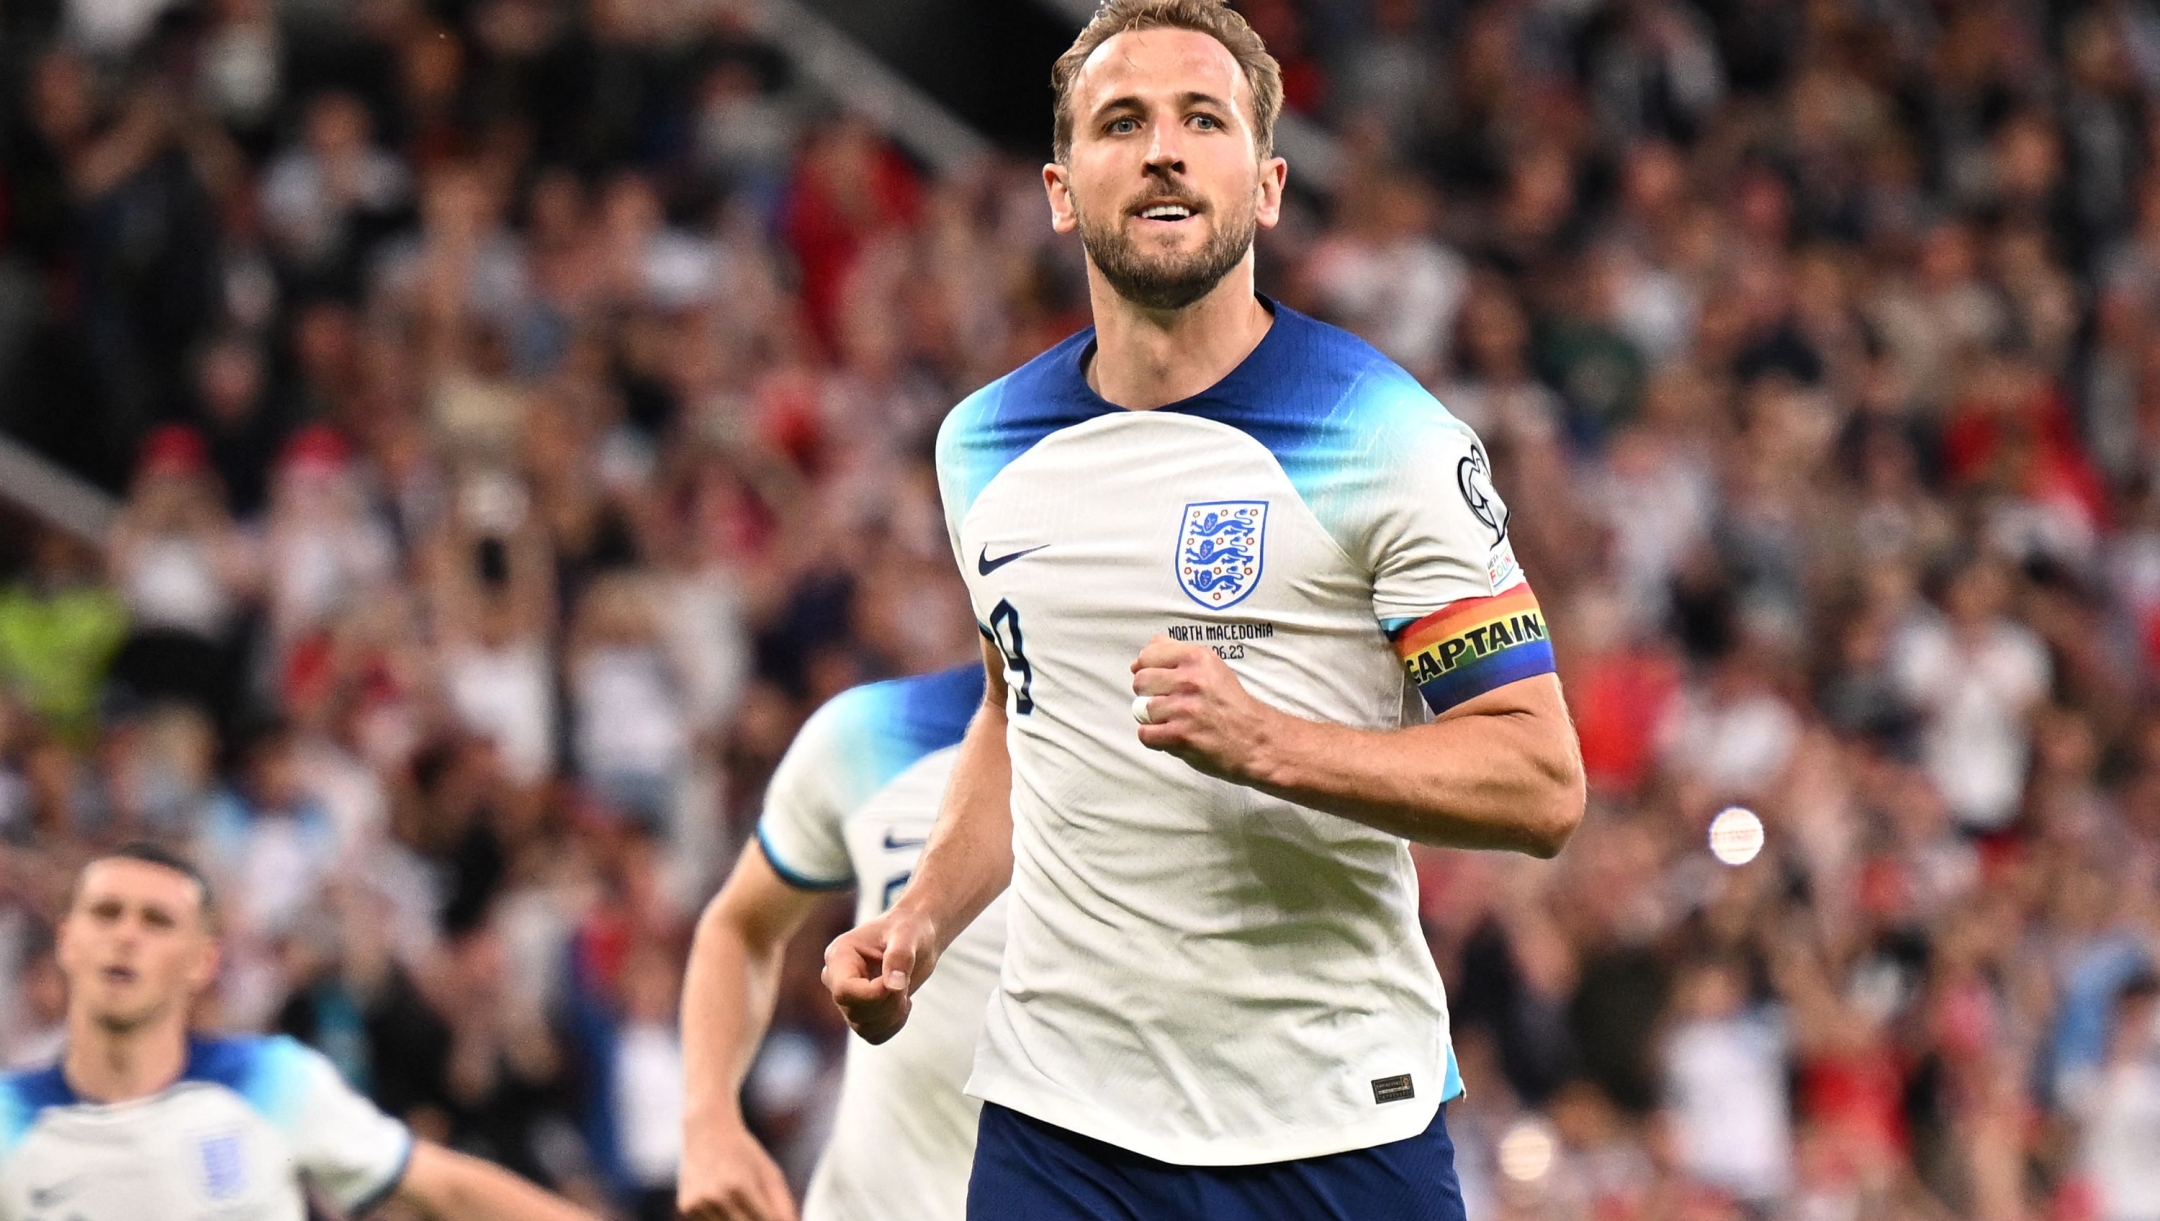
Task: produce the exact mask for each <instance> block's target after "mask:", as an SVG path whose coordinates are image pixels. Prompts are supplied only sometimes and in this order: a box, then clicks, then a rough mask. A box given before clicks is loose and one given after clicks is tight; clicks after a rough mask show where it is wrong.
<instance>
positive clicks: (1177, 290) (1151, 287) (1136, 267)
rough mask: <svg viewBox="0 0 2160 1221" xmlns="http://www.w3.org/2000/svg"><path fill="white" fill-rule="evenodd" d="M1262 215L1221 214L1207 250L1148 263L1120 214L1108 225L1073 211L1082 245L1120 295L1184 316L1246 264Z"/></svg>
mask: <svg viewBox="0 0 2160 1221" xmlns="http://www.w3.org/2000/svg"><path fill="white" fill-rule="evenodd" d="M1258 212H1259V209H1258V208H1255V207H1248V208H1246V209H1245V210H1244V212H1243V214H1242V215H1231V214H1218V217H1219V219H1220V220H1221V221H1222V222H1223V223H1221V224H1218V225H1217V226H1216V227H1215V232H1214V236H1212V237H1210V238H1208V240H1207V244H1206V245H1204V246H1202V247H1200V249H1198V250H1196V251H1194V252H1193V253H1192V254H1190V255H1167V256H1163V257H1160V258H1149V257H1148V256H1146V255H1143V254H1141V253H1140V251H1139V250H1138V249H1137V248H1136V247H1135V245H1134V243H1133V241H1132V239H1130V238H1129V237H1127V236H1126V234H1125V229H1124V226H1123V224H1122V223H1121V222H1122V221H1123V220H1124V214H1123V213H1122V212H1118V213H1114V214H1113V217H1114V219H1113V220H1112V221H1111V222H1110V223H1109V224H1107V225H1097V224H1095V223H1093V222H1092V221H1091V220H1090V219H1089V218H1088V215H1087V214H1086V213H1084V212H1079V211H1078V209H1075V213H1076V215H1077V216H1078V218H1079V221H1080V245H1081V247H1082V248H1083V249H1085V250H1086V251H1087V255H1088V259H1089V261H1091V262H1093V263H1094V264H1095V269H1096V270H1097V271H1100V272H1101V273H1102V277H1103V279H1104V280H1106V281H1108V282H1109V284H1110V287H1111V288H1112V289H1113V290H1115V291H1116V292H1117V295H1118V296H1120V297H1123V298H1125V299H1126V300H1127V301H1130V302H1132V303H1133V304H1134V305H1137V306H1139V307H1140V308H1142V309H1148V310H1164V311H1167V310H1180V309H1184V308H1185V307H1186V306H1188V305H1191V304H1192V303H1193V302H1195V301H1198V300H1199V299H1200V298H1202V297H1205V296H1207V295H1208V293H1209V292H1211V291H1213V290H1214V288H1215V286H1216V285H1217V284H1220V283H1222V278H1223V277H1224V276H1226V275H1229V274H1230V269H1231V268H1233V267H1236V266H1237V265H1238V264H1239V263H1240V262H1242V261H1244V258H1245V255H1246V253H1247V252H1248V251H1250V250H1251V249H1252V244H1253V236H1254V234H1256V233H1258V232H1259V229H1260V224H1259V217H1258Z"/></svg>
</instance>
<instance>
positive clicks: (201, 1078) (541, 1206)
mask: <svg viewBox="0 0 2160 1221" xmlns="http://www.w3.org/2000/svg"><path fill="white" fill-rule="evenodd" d="M212 923H213V909H212V906H211V895H210V888H209V885H208V883H206V882H205V881H204V880H203V877H202V875H201V874H200V873H198V872H197V871H196V870H195V868H194V867H193V866H192V865H190V864H189V863H188V862H187V861H186V860H184V859H183V858H181V857H179V856H177V855H174V854H172V853H169V852H167V851H165V850H164V849H161V848H158V847H155V846H151V845H133V846H129V847H125V848H121V849H118V850H117V851H114V852H111V853H108V854H107V855H105V856H103V857H100V858H98V859H97V860H95V861H92V862H91V863H90V864H89V865H88V866H87V867H86V868H85V869H84V870H83V872H82V876H81V878H79V879H78V880H77V882H76V885H75V894H74V897H73V899H72V900H71V902H70V905H69V907H68V912H67V915H66V917H65V918H64V919H63V921H62V922H61V925H60V937H59V947H58V957H59V961H60V970H61V973H62V974H63V975H64V976H65V978H66V980H67V985H68V1010H67V1051H66V1053H65V1055H64V1056H63V1057H62V1059H61V1061H60V1064H59V1065H58V1066H57V1067H54V1068H51V1069H47V1070H45V1071H43V1072H35V1073H20V1074H15V1075H12V1076H7V1077H0V1221H147V1219H149V1218H156V1219H157V1221H303V1219H304V1218H306V1217H307V1216H308V1215H309V1214H308V1206H307V1196H308V1192H309V1191H310V1189H312V1190H313V1191H315V1192H319V1193H321V1195H322V1196H323V1197H324V1198H326V1199H327V1200H329V1201H330V1202H331V1203H333V1204H335V1205H336V1206H337V1207H338V1208H339V1209H340V1210H342V1211H343V1212H345V1213H346V1214H347V1215H349V1216H354V1217H358V1216H360V1215H361V1214H363V1213H365V1212H367V1211H368V1210H370V1209H371V1208H373V1207H374V1206H375V1205H376V1204H378V1203H379V1202H381V1201H383V1200H386V1199H389V1198H391V1197H393V1196H394V1197H396V1198H397V1199H399V1200H401V1201H404V1202H406V1203H409V1204H412V1205H414V1206H416V1207H418V1208H419V1209H421V1210H422V1211H424V1212H426V1213H428V1214H429V1215H431V1216H435V1217H441V1218H444V1219H445V1221H450V1219H453V1218H454V1219H455V1221H592V1218H591V1214H589V1213H587V1212H585V1211H584V1210H583V1209H580V1208H576V1207H573V1206H571V1205H570V1204H567V1203H564V1202H563V1201H562V1200H560V1199H558V1198H556V1197H555V1196H552V1195H549V1194H548V1193H547V1192H544V1191H542V1190H540V1189H539V1188H537V1187H534V1186H533V1185H532V1184H530V1183H527V1182H525V1181H524V1180H523V1179H520V1178H518V1177H517V1176H516V1175H513V1174H511V1173H509V1172H508V1171H505V1170H502V1169H501V1168H499V1167H496V1166H493V1165H490V1164H489V1163H487V1162H483V1161H480V1160H478V1159H476V1158H471V1157H467V1156H465V1155H464V1154H461V1153H455V1152H452V1151H450V1150H448V1149H445V1148H443V1147H442V1146H440V1145H435V1144H430V1143H429V1142H427V1141H423V1140H415V1139H414V1138H413V1135H412V1134H411V1133H410V1132H408V1131H406V1129H405V1126H404V1125H403V1124H401V1123H398V1122H397V1121H396V1120H393V1119H391V1118H389V1117H388V1116H386V1115H384V1114H383V1113H382V1112H380V1111H378V1110H376V1109H375V1107H374V1106H373V1105H372V1104H370V1103H369V1102H368V1101H367V1100H366V1099H364V1098H362V1097H360V1096H359V1095H358V1094H355V1093H354V1092H353V1091H352V1090H351V1089H350V1088H348V1087H347V1086H346V1085H345V1083H344V1082H343V1081H342V1080H340V1079H339V1077H338V1075H337V1070H336V1069H334V1068H332V1067H331V1065H330V1062H329V1061H328V1060H326V1059H324V1058H323V1057H322V1056H321V1055H319V1054H318V1053H316V1052H314V1051H311V1050H309V1049H308V1048H306V1047H304V1046H302V1045H301V1044H299V1043H297V1042H294V1041H293V1040H291V1039H288V1038H237V1039H202V1038H192V1037H190V1036H189V1033H188V1026H187V1022H188V1010H189V1009H190V1008H191V1007H192V1006H193V1004H194V1002H195V999H196V997H197V996H198V995H200V994H201V993H202V991H203V989H205V988H207V987H209V986H210V982H211V979H212V978H213V977H214V976H215V975H216V974H217V964H218V948H217V941H216V937H215V934H214V932H213V929H212Z"/></svg>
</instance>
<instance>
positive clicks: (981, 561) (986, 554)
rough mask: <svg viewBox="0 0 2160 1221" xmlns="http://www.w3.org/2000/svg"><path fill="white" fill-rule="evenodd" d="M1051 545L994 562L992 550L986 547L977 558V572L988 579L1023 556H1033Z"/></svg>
mask: <svg viewBox="0 0 2160 1221" xmlns="http://www.w3.org/2000/svg"><path fill="white" fill-rule="evenodd" d="M1049 545H1050V544H1048V543H1044V544H1043V545H1042V547H1030V548H1028V549H1027V550H1025V551H1015V552H1013V553H1012V554H1011V555H1001V556H999V557H998V558H996V559H994V560H993V559H991V558H990V548H988V547H984V548H983V549H982V551H981V553H980V554H978V555H977V556H976V557H975V571H977V572H979V573H981V574H983V575H984V576H986V577H987V576H989V575H990V574H991V573H993V572H996V571H997V570H998V569H1000V568H1003V567H1004V566H1005V565H1007V564H1010V563H1012V562H1013V561H1014V560H1017V559H1019V558H1020V557H1021V556H1023V555H1033V554H1035V553H1036V552H1038V551H1041V550H1042V549H1043V547H1047V546H1049Z"/></svg>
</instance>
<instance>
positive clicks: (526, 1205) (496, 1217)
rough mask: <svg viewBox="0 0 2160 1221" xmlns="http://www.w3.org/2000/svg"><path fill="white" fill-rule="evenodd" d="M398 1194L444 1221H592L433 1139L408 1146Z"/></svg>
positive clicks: (552, 1197)
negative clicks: (409, 1154) (409, 1157)
mask: <svg viewBox="0 0 2160 1221" xmlns="http://www.w3.org/2000/svg"><path fill="white" fill-rule="evenodd" d="M397 1196H398V1199H399V1200H400V1201H402V1202H404V1203H407V1204H411V1205H413V1206H415V1207H417V1208H419V1209H420V1210H421V1211H423V1212H425V1213H427V1214H428V1215H429V1216H431V1217H440V1218H442V1219H443V1221H597V1219H596V1218H595V1217H594V1216H593V1215H592V1214H591V1213H589V1212H586V1211H585V1210H584V1209H582V1208H579V1207H578V1206H577V1205H575V1204H572V1203H570V1202H569V1201H567V1200H564V1199H563V1198H562V1197H560V1196H556V1195H553V1194H550V1193H548V1192H545V1191H542V1190H541V1189H539V1188H538V1187H535V1186H533V1185H532V1184H531V1183H528V1182H526V1181H525V1180H524V1179H521V1178H519V1177H518V1176H516V1175H514V1174H512V1173H510V1172H509V1171H507V1170H504V1169H503V1168H502V1167H500V1166H497V1165H495V1164H493V1163H491V1162H483V1161H481V1160H480V1159H479V1158H477V1157H468V1156H466V1155H465V1154H463V1153H458V1152H455V1151H453V1150H450V1149H445V1148H443V1147H442V1146H441V1145H438V1144H435V1143H434V1142H432V1141H424V1140H423V1141H419V1142H417V1143H415V1144H414V1145H413V1154H412V1163H411V1165H409V1166H407V1167H406V1170H405V1178H404V1180H403V1181H402V1182H400V1183H399V1184H398V1189H397Z"/></svg>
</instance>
